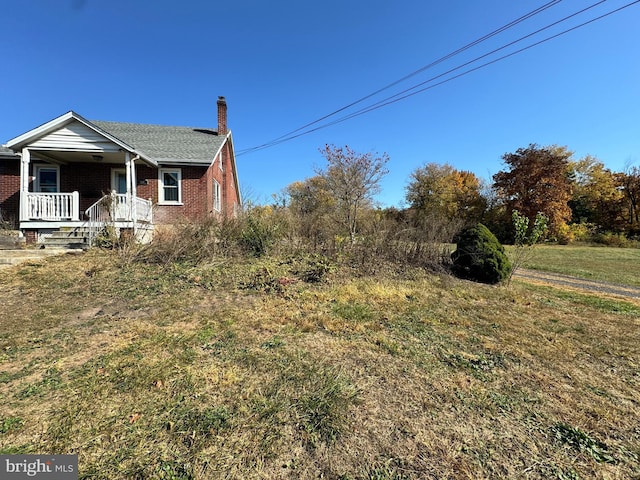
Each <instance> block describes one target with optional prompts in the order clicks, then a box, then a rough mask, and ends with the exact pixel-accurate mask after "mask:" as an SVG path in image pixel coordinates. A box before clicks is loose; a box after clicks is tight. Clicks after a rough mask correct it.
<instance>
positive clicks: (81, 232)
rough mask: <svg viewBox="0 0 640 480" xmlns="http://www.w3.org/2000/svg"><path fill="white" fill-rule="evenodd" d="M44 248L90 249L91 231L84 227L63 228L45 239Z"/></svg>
mask: <svg viewBox="0 0 640 480" xmlns="http://www.w3.org/2000/svg"><path fill="white" fill-rule="evenodd" d="M43 246H44V248H45V249H47V248H49V249H60V248H64V249H83V250H86V249H87V248H89V229H87V228H84V227H75V228H71V227H63V228H61V229H60V230H54V231H53V232H52V233H51V235H50V236H47V237H45V239H44V244H43Z"/></svg>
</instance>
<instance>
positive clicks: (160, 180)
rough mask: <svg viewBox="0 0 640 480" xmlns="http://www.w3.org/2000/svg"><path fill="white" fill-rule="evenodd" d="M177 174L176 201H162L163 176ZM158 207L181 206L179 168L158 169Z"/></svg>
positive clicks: (180, 173)
mask: <svg viewBox="0 0 640 480" xmlns="http://www.w3.org/2000/svg"><path fill="white" fill-rule="evenodd" d="M165 173H177V174H178V201H175V200H165V199H164V174H165ZM158 205H183V203H182V169H181V168H160V169H158Z"/></svg>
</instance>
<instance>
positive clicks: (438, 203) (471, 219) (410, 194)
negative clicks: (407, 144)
mask: <svg viewBox="0 0 640 480" xmlns="http://www.w3.org/2000/svg"><path fill="white" fill-rule="evenodd" d="M480 191H481V183H480V179H478V177H476V176H475V175H474V174H473V173H471V172H467V171H464V170H457V169H455V168H454V167H452V166H451V165H449V164H444V165H440V164H437V163H427V164H426V165H425V166H423V167H420V168H418V169H416V170H415V171H413V172H412V173H411V178H410V181H409V185H408V186H407V189H406V200H407V202H408V203H409V205H410V206H411V208H412V209H413V210H414V211H415V212H416V214H417V215H418V216H419V217H424V216H425V215H433V214H435V215H438V216H441V217H444V218H446V219H448V220H453V219H460V220H463V221H464V223H475V222H477V221H478V220H479V219H480V217H481V216H482V213H483V211H484V209H485V206H486V202H485V200H484V198H483V196H482V194H481V193H480Z"/></svg>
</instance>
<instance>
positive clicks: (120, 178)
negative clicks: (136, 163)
mask: <svg viewBox="0 0 640 480" xmlns="http://www.w3.org/2000/svg"><path fill="white" fill-rule="evenodd" d="M111 190H113V191H114V192H116V193H117V194H118V195H117V197H116V199H117V200H116V205H115V212H113V214H114V220H128V219H129V216H128V211H129V206H128V205H127V201H126V196H124V195H126V193H127V172H126V171H125V170H124V169H121V168H114V169H113V170H112V171H111Z"/></svg>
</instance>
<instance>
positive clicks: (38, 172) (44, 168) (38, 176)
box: [33, 165, 60, 193]
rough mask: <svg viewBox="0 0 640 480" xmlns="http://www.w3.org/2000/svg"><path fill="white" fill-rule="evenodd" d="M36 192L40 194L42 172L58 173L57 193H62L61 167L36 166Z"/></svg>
mask: <svg viewBox="0 0 640 480" xmlns="http://www.w3.org/2000/svg"><path fill="white" fill-rule="evenodd" d="M33 168H34V172H33V173H34V175H33V176H34V177H35V178H34V180H35V185H34V187H35V191H36V192H40V191H41V190H40V170H55V171H56V193H58V192H60V167H59V166H58V165H34V167H33Z"/></svg>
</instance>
